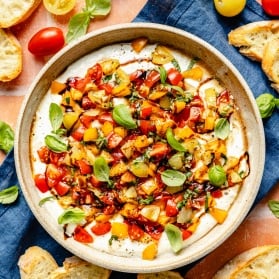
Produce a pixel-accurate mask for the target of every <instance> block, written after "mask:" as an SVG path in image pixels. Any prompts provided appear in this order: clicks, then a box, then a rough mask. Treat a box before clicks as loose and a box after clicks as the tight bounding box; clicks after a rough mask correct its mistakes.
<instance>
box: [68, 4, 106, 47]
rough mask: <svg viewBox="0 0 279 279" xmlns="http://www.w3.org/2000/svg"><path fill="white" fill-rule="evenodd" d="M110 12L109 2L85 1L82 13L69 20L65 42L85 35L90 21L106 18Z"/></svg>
mask: <svg viewBox="0 0 279 279" xmlns="http://www.w3.org/2000/svg"><path fill="white" fill-rule="evenodd" d="M110 10H111V0H86V1H85V8H84V9H83V11H82V12H80V13H77V14H75V15H74V16H73V17H72V18H71V19H70V22H69V26H68V32H67V34H66V42H67V43H69V42H71V41H73V40H75V39H77V38H79V37H80V36H82V35H84V34H86V32H87V29H88V26H89V23H90V21H91V19H93V18H95V17H98V16H106V15H108V14H109V13H110Z"/></svg>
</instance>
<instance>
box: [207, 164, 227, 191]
mask: <svg viewBox="0 0 279 279" xmlns="http://www.w3.org/2000/svg"><path fill="white" fill-rule="evenodd" d="M208 178H209V182H210V183H211V184H212V185H214V186H222V185H223V184H224V183H225V182H226V181H227V176H226V172H225V170H224V169H223V168H222V167H221V166H219V165H215V166H213V167H211V168H210V169H209V171H208Z"/></svg>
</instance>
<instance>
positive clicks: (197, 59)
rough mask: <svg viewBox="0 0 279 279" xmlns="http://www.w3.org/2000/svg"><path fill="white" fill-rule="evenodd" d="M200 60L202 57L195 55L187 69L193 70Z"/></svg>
mask: <svg viewBox="0 0 279 279" xmlns="http://www.w3.org/2000/svg"><path fill="white" fill-rule="evenodd" d="M199 60H200V59H199V58H198V57H195V58H193V59H191V61H190V63H189V65H188V67H187V70H191V69H192V68H193V67H194V65H195V64H196V63H197V62H198V61H199Z"/></svg>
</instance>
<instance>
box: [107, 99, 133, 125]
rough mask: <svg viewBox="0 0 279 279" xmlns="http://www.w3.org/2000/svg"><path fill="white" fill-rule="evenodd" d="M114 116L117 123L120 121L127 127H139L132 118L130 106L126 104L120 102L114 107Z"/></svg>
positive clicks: (120, 123)
mask: <svg viewBox="0 0 279 279" xmlns="http://www.w3.org/2000/svg"><path fill="white" fill-rule="evenodd" d="M112 118H113V120H114V121H115V122H116V123H118V124H119V125H121V126H123V127H124V128H126V129H135V128H137V124H136V122H135V120H134V119H133V118H132V115H131V112H130V110H129V107H128V106H126V105H124V104H120V105H118V106H115V107H114V109H113V111H112Z"/></svg>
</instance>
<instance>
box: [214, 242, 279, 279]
mask: <svg viewBox="0 0 279 279" xmlns="http://www.w3.org/2000/svg"><path fill="white" fill-rule="evenodd" d="M278 274H279V245H265V246H259V247H255V248H252V249H249V250H247V251H245V252H243V253H241V254H239V255H238V256H236V257H235V258H233V259H232V260H231V261H229V262H228V263H227V264H225V265H224V266H223V268H222V269H220V270H219V271H218V272H217V273H216V274H215V275H214V276H213V279H241V278H247V279H248V278H251V279H252V278H253V279H256V278H268V279H275V278H278Z"/></svg>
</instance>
